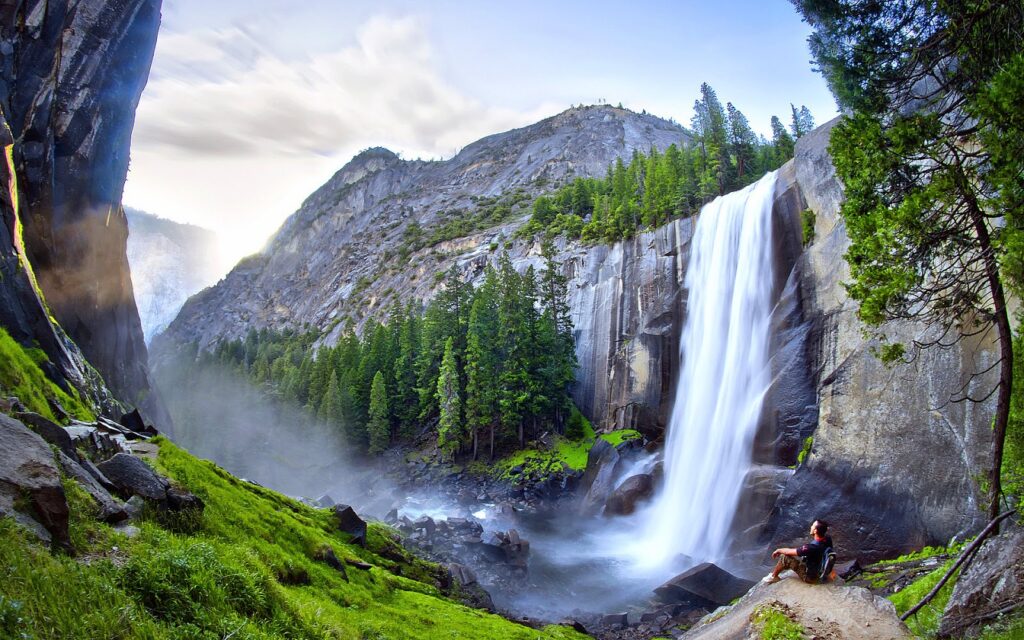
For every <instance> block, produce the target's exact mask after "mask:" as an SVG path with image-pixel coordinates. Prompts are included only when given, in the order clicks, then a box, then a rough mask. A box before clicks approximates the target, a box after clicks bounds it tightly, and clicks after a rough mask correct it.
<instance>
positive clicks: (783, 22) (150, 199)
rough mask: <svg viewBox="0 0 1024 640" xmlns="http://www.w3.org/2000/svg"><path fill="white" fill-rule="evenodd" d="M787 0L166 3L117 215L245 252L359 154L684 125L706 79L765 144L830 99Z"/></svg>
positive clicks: (447, 150) (821, 116)
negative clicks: (579, 128) (639, 121)
mask: <svg viewBox="0 0 1024 640" xmlns="http://www.w3.org/2000/svg"><path fill="white" fill-rule="evenodd" d="M807 34H808V29H807V26H806V25H804V24H802V23H801V21H800V19H799V17H798V16H797V14H796V12H795V10H794V9H793V8H792V6H791V5H790V4H789V3H788V2H786V1H785V0H773V1H763V2H755V1H734V2H730V1H728V0H723V1H721V2H715V3H708V2H691V1H677V2H644V1H634V2H604V1H601V2H539V1H530V0H528V1H521V2H515V3H510V2H456V1H454V0H440V1H433V2H429V3H425V2H422V1H420V2H412V1H408V0H382V1H378V2H328V1H326V0H307V1H306V2H303V3H294V2H284V1H281V0H245V1H242V0H218V1H217V2H209V0H165V2H164V9H163V26H162V28H161V34H160V39H159V41H158V44H157V53H156V57H155V61H154V68H153V74H152V76H151V78H150V83H149V85H148V87H147V89H146V91H145V93H144V94H143V98H142V102H141V104H140V108H139V112H138V116H137V121H136V130H135V136H134V143H133V150H132V166H131V171H130V173H129V180H128V184H127V185H126V190H125V203H126V204H127V205H129V206H134V207H138V208H141V209H144V210H147V211H150V212H151V213H155V214H158V215H161V216H164V217H168V218H172V219H176V220H181V221H184V222H190V223H193V224H199V225H202V226H206V227H208V228H211V229H214V230H215V231H218V232H220V233H221V234H222V236H223V237H224V238H225V245H226V246H225V250H226V251H227V253H228V254H229V255H230V256H231V257H233V258H235V257H238V256H241V255H244V254H246V253H251V252H252V251H255V250H257V249H258V248H259V247H260V246H261V245H262V243H263V242H264V241H265V240H266V238H267V237H268V236H269V235H270V234H271V233H272V232H273V231H274V230H275V229H276V228H277V227H278V226H279V225H280V223H281V222H282V221H283V220H284V219H285V217H287V216H288V215H289V214H290V213H292V212H293V211H294V210H295V209H296V208H297V207H298V206H299V204H300V203H301V201H302V199H303V198H304V196H306V195H308V194H309V193H310V192H311V191H312V190H313V189H315V188H316V187H317V186H319V184H321V183H322V182H323V181H325V180H326V179H327V178H328V177H329V176H330V175H331V174H332V173H333V172H334V171H336V170H337V169H338V168H340V167H341V166H342V165H343V164H344V163H345V161H347V160H348V159H349V158H350V157H351V156H352V155H353V154H354V153H356V152H358V151H359V150H360V149H363V148H365V147H367V146H373V145H378V144H380V145H384V146H387V147H389V148H391V149H393V150H395V151H398V152H400V153H402V154H403V155H404V156H405V157H433V158H438V157H449V156H450V155H451V154H452V153H454V152H455V151H456V150H457V149H459V148H461V147H462V146H464V145H465V144H467V143H469V142H472V141H473V140H475V139H477V138H479V137H481V136H483V135H486V134H489V133H494V132H497V131H503V130H507V129H509V128H513V127H517V126H522V125H524V124H528V123H530V122H533V121H536V120H538V119H540V118H542V117H546V116H549V115H553V114H554V113H557V112H559V111H562V110H564V109H566V108H568V107H569V106H570V105H572V104H580V103H586V104H591V103H595V102H598V101H600V100H604V101H607V102H609V103H612V104H617V103H619V102H621V103H622V104H623V105H624V106H626V107H629V108H632V109H634V110H637V111H640V110H644V109H645V110H647V111H649V112H651V113H654V114H656V115H660V116H663V117H666V118H669V117H671V118H675V119H676V120H677V121H679V122H681V123H683V124H688V123H689V120H690V116H691V113H692V106H693V101H694V100H695V99H696V98H697V95H698V89H699V86H700V83H701V82H704V81H706V82H708V83H710V84H711V85H712V86H713V87H714V88H715V90H716V91H717V92H718V95H719V98H720V99H721V100H722V102H723V103H724V102H727V101H731V102H733V103H734V104H735V105H736V106H737V107H738V108H739V109H740V110H742V111H743V112H744V113H745V114H746V115H747V117H748V119H749V120H750V122H751V124H752V126H754V128H755V129H756V130H758V131H760V132H763V133H766V134H767V133H768V122H769V118H770V116H771V115H772V114H777V115H779V116H780V117H782V118H783V120H784V121H787V120H788V112H789V104H790V102H793V103H795V104H796V105H798V106H799V105H802V104H803V105H807V106H808V107H809V108H810V109H811V111H812V112H813V113H814V115H815V116H816V118H817V120H818V122H819V123H820V122H824V121H826V120H828V119H830V118H831V117H832V116H834V115H835V113H836V111H835V103H834V101H833V100H832V97H831V95H830V94H829V93H828V90H827V88H826V87H825V83H824V81H823V80H822V79H821V77H820V76H819V75H817V74H815V73H813V72H812V70H811V65H810V63H809V58H810V56H809V54H808V52H807V46H806V37H807Z"/></svg>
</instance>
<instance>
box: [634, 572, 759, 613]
mask: <svg viewBox="0 0 1024 640" xmlns="http://www.w3.org/2000/svg"><path fill="white" fill-rule="evenodd" d="M752 586H754V583H753V582H751V581H750V580H744V579H743V578H738V577H736V576H734V575H732V574H731V573H729V572H728V571H726V570H724V569H722V568H721V567H719V566H717V565H714V564H712V563H710V562H704V563H702V564H699V565H697V566H696V567H693V568H692V569H689V570H687V571H685V572H683V573H681V574H679V575H678V576H676V577H674V578H672V579H671V580H669V581H668V582H666V583H665V584H663V585H661V586H660V587H658V588H657V589H655V590H654V592H655V593H656V594H658V597H659V598H660V599H661V600H662V601H663V602H666V603H669V604H677V603H685V604H689V605H692V606H696V607H705V608H714V607H717V606H721V605H725V604H729V603H730V602H732V601H733V600H735V599H736V598H738V597H740V596H742V595H743V594H745V593H746V592H747V591H748V590H749V589H750V588H751V587H752Z"/></svg>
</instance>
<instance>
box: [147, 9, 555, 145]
mask: <svg viewBox="0 0 1024 640" xmlns="http://www.w3.org/2000/svg"><path fill="white" fill-rule="evenodd" d="M536 115H537V114H536V113H531V114H523V113H520V112H516V111H512V110H508V109H498V108H493V107H489V106H486V105H484V104H481V103H480V102H479V101H477V100H474V99H472V98H470V97H468V96H466V95H464V94H463V93H461V92H460V91H458V90H457V89H456V88H455V87H453V86H451V85H450V84H449V83H447V82H446V81H445V80H444V79H443V78H442V77H441V75H440V74H439V72H438V69H437V67H436V65H435V62H434V59H433V56H432V52H431V47H430V43H429V41H428V39H427V36H426V33H425V31H424V30H423V28H422V27H421V25H420V24H419V23H418V22H417V21H416V20H415V19H413V18H408V17H406V18H397V19H392V18H384V17H376V18H372V19H371V20H369V21H368V22H367V23H366V24H365V25H363V27H362V28H361V29H360V30H359V31H358V34H357V36H356V41H355V42H354V43H353V44H352V45H351V46H348V47H345V48H342V49H340V50H336V51H332V52H327V53H319V54H315V55H312V56H309V57H306V58H304V59H298V60H295V59H291V60H290V59H284V58H282V57H281V56H279V55H278V54H276V53H275V52H274V51H273V49H272V47H270V46H268V44H267V43H265V42H263V41H262V38H261V36H259V35H258V34H254V33H252V32H250V31H248V30H246V29H242V28H232V29H227V30H217V31H206V32H202V33H180V34H170V35H164V36H161V40H160V42H159V43H158V49H157V56H156V67H155V69H154V75H153V78H152V79H151V81H150V85H149V87H148V88H147V90H146V93H145V95H144V96H143V100H142V103H141V104H140V106H139V112H138V118H137V124H136V130H135V136H134V143H135V146H136V148H137V149H140V150H152V149H156V148H159V149H161V150H162V151H165V152H172V153H184V154H188V155H191V154H218V155H223V156H252V155H277V154H286V155H289V154H295V155H306V154H319V155H333V154H336V153H338V152H339V151H341V150H347V149H351V148H353V147H360V146H370V145H375V144H385V145H391V146H395V147H399V148H400V150H406V151H409V152H413V153H424V154H428V155H445V154H449V153H451V152H452V151H453V150H454V149H456V148H458V147H460V146H462V145H464V144H466V143H467V142H470V141H472V140H473V139H475V138H476V137H479V136H481V135H485V134H487V133H493V132H495V131H500V130H502V129H507V128H509V127H512V126H517V125H521V124H524V123H526V122H528V121H529V120H530V119H532V118H533V117H535V116H536Z"/></svg>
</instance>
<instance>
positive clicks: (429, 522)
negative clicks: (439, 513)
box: [412, 516, 437, 537]
mask: <svg viewBox="0 0 1024 640" xmlns="http://www.w3.org/2000/svg"><path fill="white" fill-rule="evenodd" d="M412 526H413V529H419V530H422V531H423V532H424V534H425V535H426V536H427V537H430V536H432V535H434V531H435V530H436V529H437V523H435V522H434V519H433V518H431V517H430V516H420V517H419V518H417V519H416V520H415V521H413V523H412Z"/></svg>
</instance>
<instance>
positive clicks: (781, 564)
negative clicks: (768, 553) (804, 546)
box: [766, 556, 807, 583]
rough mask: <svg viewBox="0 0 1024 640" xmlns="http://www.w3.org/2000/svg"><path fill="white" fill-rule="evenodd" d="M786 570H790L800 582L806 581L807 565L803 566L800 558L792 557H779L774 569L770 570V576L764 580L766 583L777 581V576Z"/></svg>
mask: <svg viewBox="0 0 1024 640" xmlns="http://www.w3.org/2000/svg"><path fill="white" fill-rule="evenodd" d="M786 569H792V570H793V571H795V572H796V574H797V575H798V576H800V579H801V580H804V581H805V582H806V581H807V565H806V564H804V562H803V559H802V558H798V557H794V556H779V561H778V562H776V563H775V568H774V569H772V572H771V574H770V575H769V576H768V578H767V579H766V582H768V583H773V582H778V581H779V574H780V573H782V572H783V571H785V570H786Z"/></svg>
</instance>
